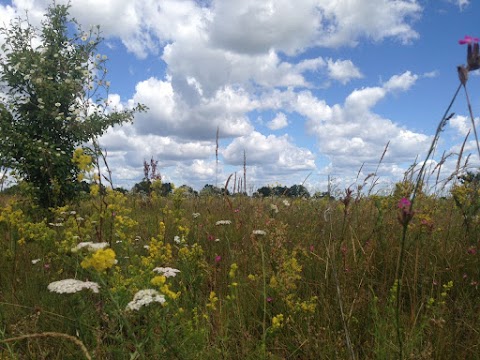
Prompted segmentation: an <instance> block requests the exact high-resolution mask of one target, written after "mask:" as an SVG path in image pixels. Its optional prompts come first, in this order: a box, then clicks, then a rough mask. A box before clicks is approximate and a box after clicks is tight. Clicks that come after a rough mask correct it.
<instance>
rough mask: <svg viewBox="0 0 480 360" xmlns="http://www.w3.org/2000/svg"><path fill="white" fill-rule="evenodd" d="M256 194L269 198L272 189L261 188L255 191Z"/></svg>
mask: <svg viewBox="0 0 480 360" xmlns="http://www.w3.org/2000/svg"><path fill="white" fill-rule="evenodd" d="M257 194H260V195H261V196H262V197H269V196H270V195H272V189H271V188H270V187H268V186H262V187H261V188H260V189H258V190H257Z"/></svg>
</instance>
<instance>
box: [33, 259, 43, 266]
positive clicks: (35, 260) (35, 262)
mask: <svg viewBox="0 0 480 360" xmlns="http://www.w3.org/2000/svg"><path fill="white" fill-rule="evenodd" d="M40 261H42V260H41V259H33V260H32V264H33V265H35V264H37V263H39V262H40Z"/></svg>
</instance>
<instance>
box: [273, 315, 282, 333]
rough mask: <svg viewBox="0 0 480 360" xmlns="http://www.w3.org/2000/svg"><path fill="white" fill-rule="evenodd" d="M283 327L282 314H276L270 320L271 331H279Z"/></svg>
mask: <svg viewBox="0 0 480 360" xmlns="http://www.w3.org/2000/svg"><path fill="white" fill-rule="evenodd" d="M282 327H283V314H278V315H277V316H274V317H273V319H272V329H274V330H275V329H281V328H282Z"/></svg>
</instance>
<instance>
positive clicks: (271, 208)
mask: <svg viewBox="0 0 480 360" xmlns="http://www.w3.org/2000/svg"><path fill="white" fill-rule="evenodd" d="M270 210H271V211H272V212H273V213H274V214H278V206H277V205H276V204H270Z"/></svg>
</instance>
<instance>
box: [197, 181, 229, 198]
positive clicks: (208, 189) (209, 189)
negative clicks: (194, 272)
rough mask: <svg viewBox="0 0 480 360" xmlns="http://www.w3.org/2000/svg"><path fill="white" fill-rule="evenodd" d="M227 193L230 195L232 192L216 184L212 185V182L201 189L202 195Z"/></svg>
mask: <svg viewBox="0 0 480 360" xmlns="http://www.w3.org/2000/svg"><path fill="white" fill-rule="evenodd" d="M224 193H225V194H226V195H230V192H229V191H228V189H227V190H225V189H224V188H221V189H220V188H219V187H217V186H214V185H210V184H206V185H205V186H204V187H203V189H202V190H200V195H202V196H212V195H223V194H224Z"/></svg>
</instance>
